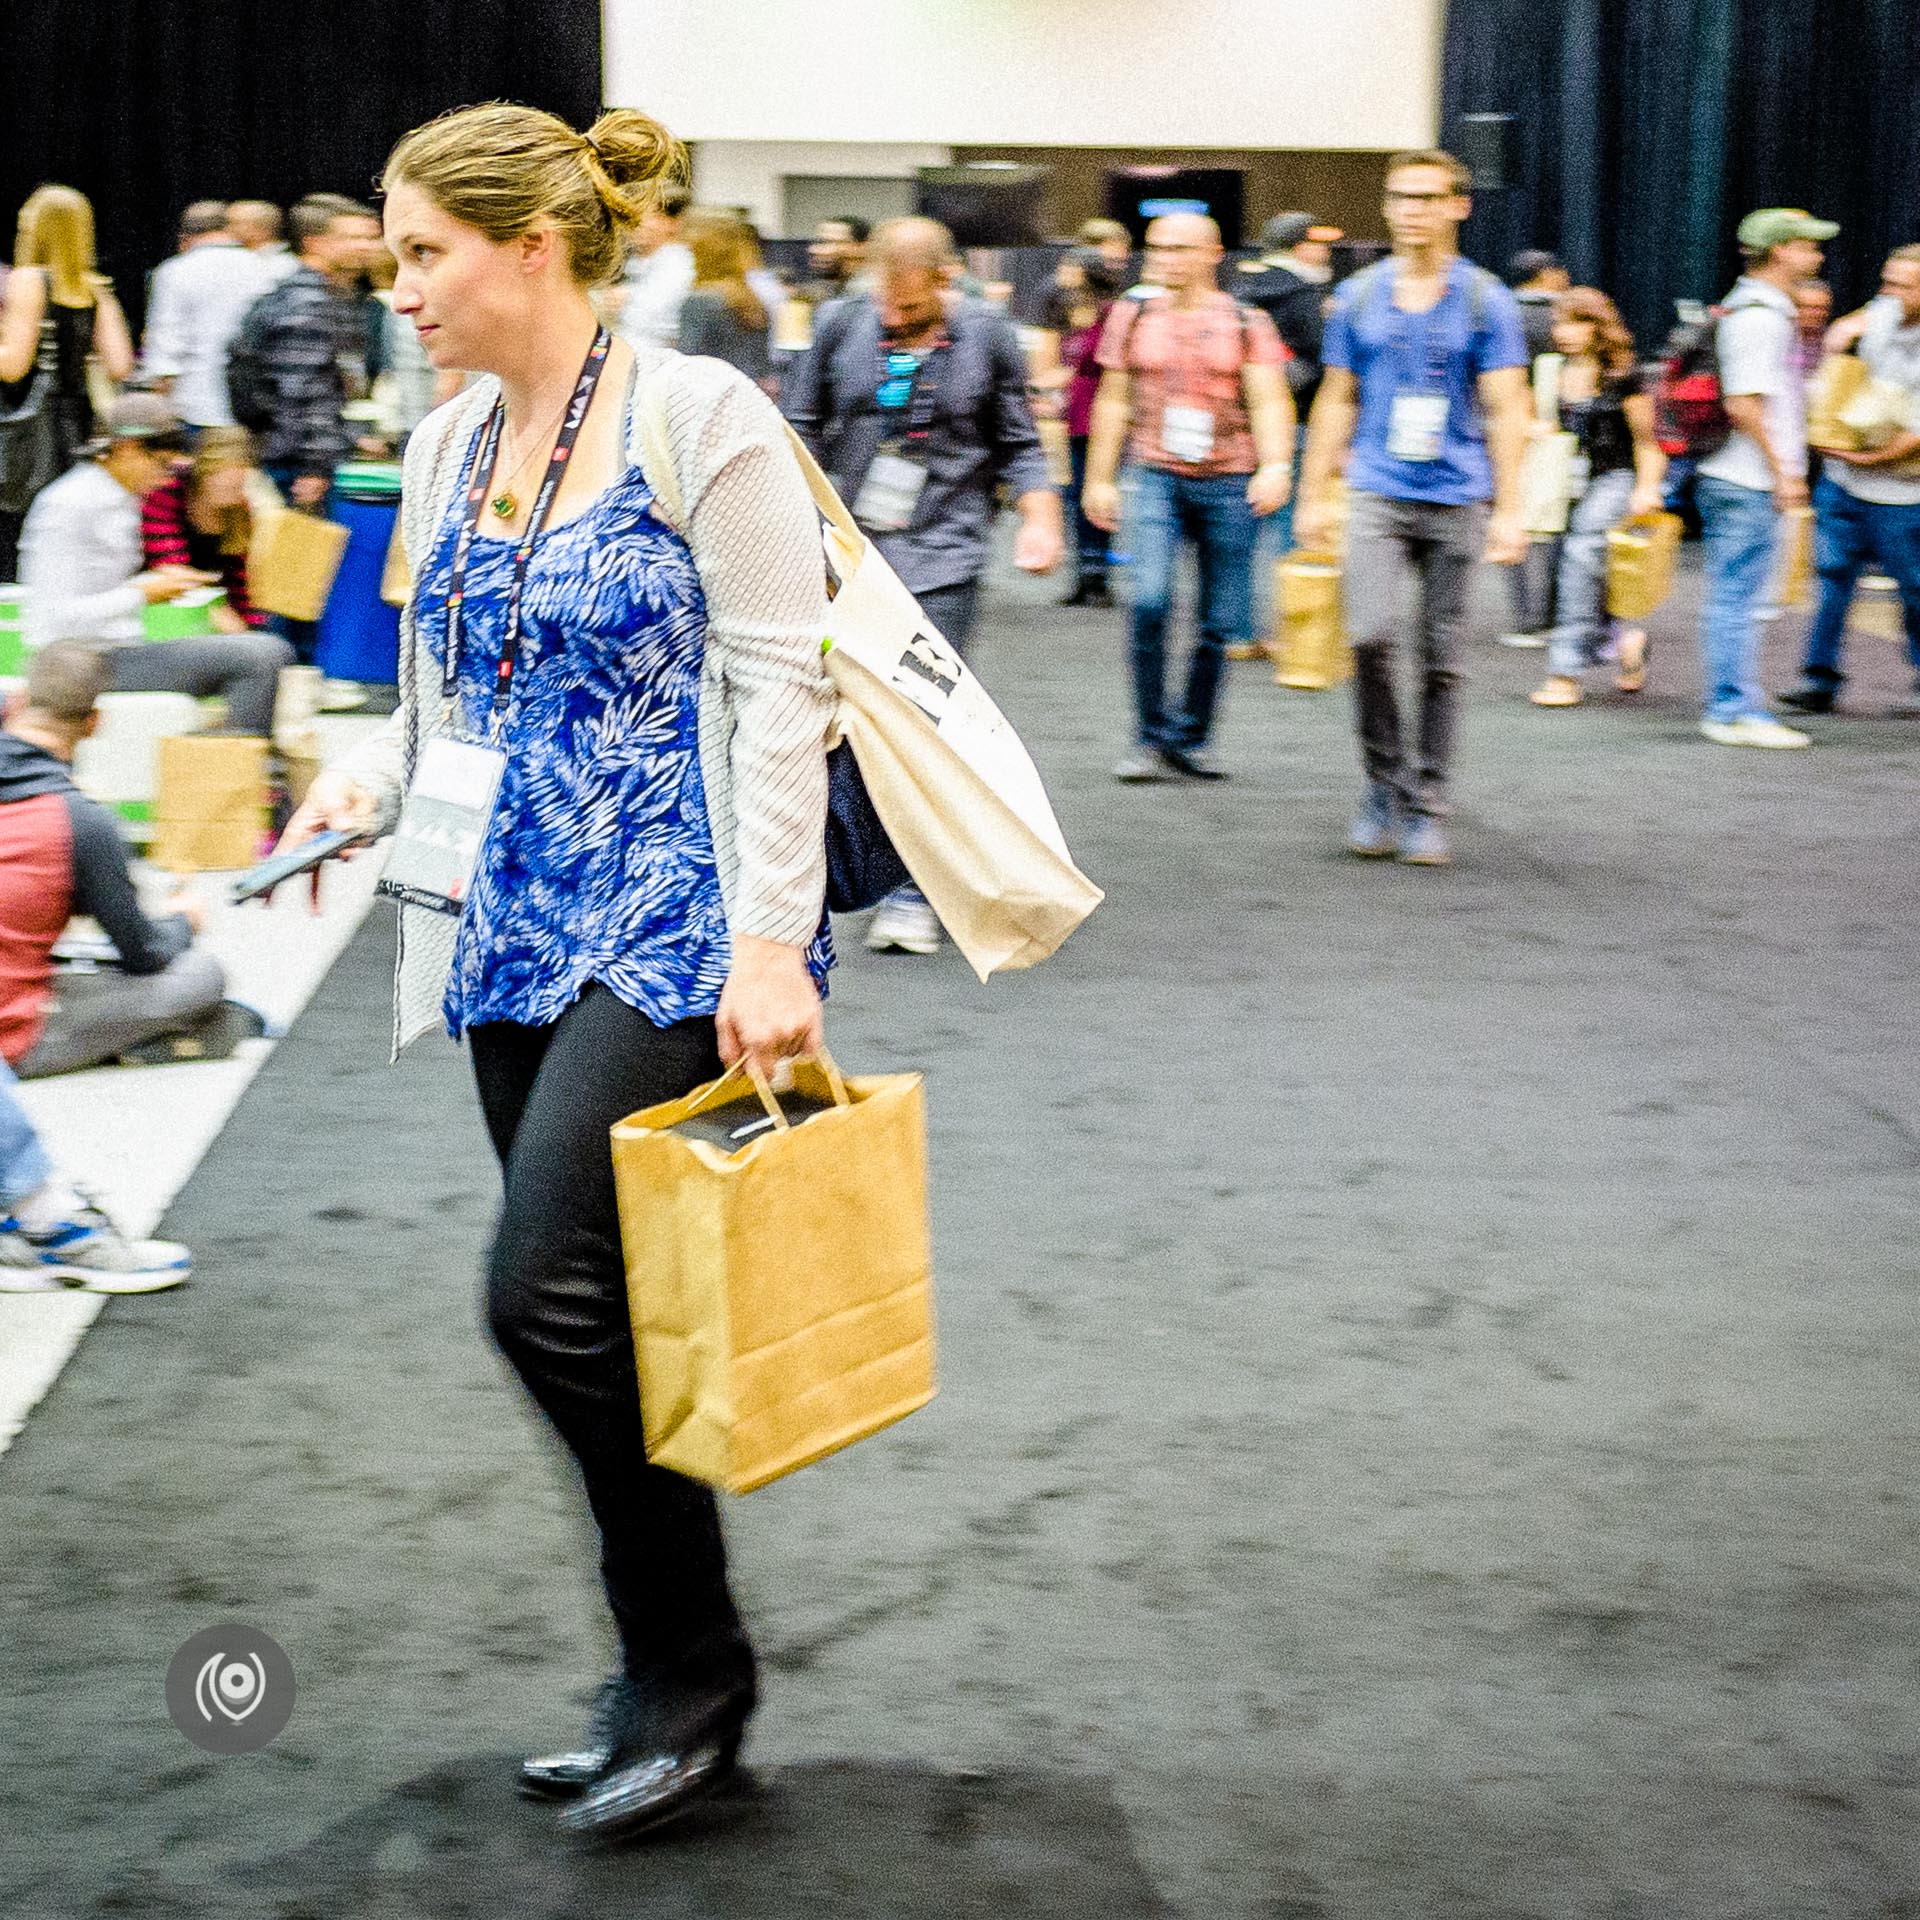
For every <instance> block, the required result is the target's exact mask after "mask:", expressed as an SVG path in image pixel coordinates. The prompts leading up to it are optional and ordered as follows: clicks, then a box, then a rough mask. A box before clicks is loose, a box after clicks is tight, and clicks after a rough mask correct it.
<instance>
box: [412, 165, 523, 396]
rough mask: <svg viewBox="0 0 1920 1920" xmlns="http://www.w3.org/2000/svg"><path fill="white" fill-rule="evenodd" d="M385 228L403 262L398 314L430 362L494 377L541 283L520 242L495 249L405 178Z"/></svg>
mask: <svg viewBox="0 0 1920 1920" xmlns="http://www.w3.org/2000/svg"><path fill="white" fill-rule="evenodd" d="M385 225H386V236H387V245H388V247H389V248H390V249H391V250H392V253H393V257H394V260H395V261H396V262H397V267H396V271H395V274H394V281H393V310H394V312H395V313H398V314H404V315H405V316H406V317H407V318H408V319H409V320H411V321H412V322H413V324H414V328H415V330H416V331H417V332H418V333H419V335H420V344H421V346H423V347H424V348H425V349H426V354H427V358H428V359H429V360H431V361H432V362H433V364H434V365H435V366H436V367H457V368H459V369H461V370H463V371H465V372H470V373H490V372H492V371H493V370H494V369H495V367H496V366H497V365H498V364H499V361H500V358H501V349H502V348H503V347H505V346H507V345H508V344H509V343H511V342H513V341H514V340H516V339H517V338H519V337H520V335H521V334H522V333H523V332H524V329H525V324H526V314H527V308H528V304H529V301H530V300H531V299H532V298H534V297H536V291H537V286H538V284H539V282H538V279H537V278H536V276H535V275H534V274H532V273H530V272H529V271H528V268H527V263H526V258H525V254H524V252H523V249H522V244H521V242H519V241H507V242H505V243H504V244H496V243H495V242H494V241H492V240H489V239H488V238H487V236H486V235H485V234H484V233H482V232H481V231H480V230H479V228H478V227H470V226H468V225H467V224H466V223H465V222H464V221H461V220H456V219H454V217H453V216H452V215H451V214H450V213H447V212H446V211H444V210H443V209H442V208H441V207H439V206H437V205H435V203H434V202H433V201H432V200H430V199H429V198H428V197H427V195H426V194H424V193H422V192H421V191H420V189H419V188H418V187H415V186H412V185H410V184H409V183H408V182H406V181H401V182H400V183H399V184H398V185H397V186H395V187H394V189H393V190H392V192H391V193H389V194H388V195H387V207H386V216H385Z"/></svg>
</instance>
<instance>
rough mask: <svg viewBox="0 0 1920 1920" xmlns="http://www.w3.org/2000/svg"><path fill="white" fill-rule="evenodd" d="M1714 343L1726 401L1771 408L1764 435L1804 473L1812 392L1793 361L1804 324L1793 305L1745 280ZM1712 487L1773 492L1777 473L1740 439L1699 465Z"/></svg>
mask: <svg viewBox="0 0 1920 1920" xmlns="http://www.w3.org/2000/svg"><path fill="white" fill-rule="evenodd" d="M1726 309H1727V310H1726V313H1725V315H1724V317H1723V318H1722V319H1721V321H1720V333H1719V338H1718V341H1717V343H1716V344H1717V346H1718V349H1719V357H1720V391H1721V392H1722V393H1723V394H1725V395H1727V396H1728V397H1729V398H1738V397H1739V396H1741V395H1751V394H1758V395H1759V396H1760V397H1761V398H1763V399H1764V400H1765V401H1766V403H1767V408H1766V412H1767V435H1768V438H1769V439H1771V440H1772V442H1773V450H1774V452H1775V453H1777V454H1778V455H1779V456H1780V464H1781V465H1782V466H1783V467H1784V468H1785V469H1786V470H1787V472H1788V473H1792V474H1800V475H1803V476H1804V474H1805V473H1806V471H1807V392H1806V382H1805V381H1804V380H1803V379H1802V378H1801V375H1800V366H1799V362H1798V360H1797V359H1796V357H1795V355H1794V345H1795V342H1796V339H1797V337H1798V330H1799V317H1798V316H1797V315H1796V314H1795V312H1794V307H1793V302H1792V301H1791V300H1790V299H1789V298H1788V297H1787V296H1786V295H1785V294H1784V293H1782V292H1781V291H1780V289H1779V288H1778V287H1775V286H1770V285H1769V284H1768V283H1767V282H1766V281H1764V280H1751V279H1747V278H1744V277H1743V278H1741V279H1740V280H1738V281H1736V282H1735V283H1734V289H1733V291H1732V292H1731V293H1730V294H1728V295H1727V300H1726ZM1700 471H1701V472H1702V473H1703V474H1706V475H1707V476H1708V477H1709V478H1710V479H1714V480H1725V481H1727V482H1728V483H1729V484H1730V485H1732V486H1736V487H1751V488H1753V489H1754V490H1755V491H1756V492H1758V493H1771V492H1772V491H1773V469H1772V468H1771V467H1770V466H1768V464H1767V456H1766V454H1765V453H1764V452H1762V451H1761V447H1760V443H1759V441H1757V440H1756V439H1754V437H1753V436H1752V435H1751V434H1748V433H1740V432H1735V433H1733V434H1732V435H1731V436H1729V438H1728V440H1727V444H1726V445H1725V446H1724V447H1722V448H1721V449H1720V451H1719V452H1718V453H1716V454H1714V455H1712V456H1711V457H1710V458H1708V459H1705V460H1702V461H1701V462H1700Z"/></svg>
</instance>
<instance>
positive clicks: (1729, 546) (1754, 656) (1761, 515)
mask: <svg viewBox="0 0 1920 1920" xmlns="http://www.w3.org/2000/svg"><path fill="white" fill-rule="evenodd" d="M1694 498H1695V499H1696V500H1697V501H1698V503H1699V506H1700V525H1701V529H1702V532H1703V534H1704V537H1705V542H1706V587H1707V591H1706V601H1705V603H1704V605H1703V606H1702V607H1701V610H1700V654H1701V667H1702V674H1703V678H1704V680H1705V693H1706V712H1707V718H1708V719H1709V720H1740V719H1744V718H1745V717H1747V716H1748V715H1755V716H1758V717H1761V718H1764V717H1766V715H1767V697H1766V695H1765V694H1764V693H1762V692H1761V691H1760V681H1759V666H1760V629H1759V627H1758V626H1757V625H1756V624H1755V621H1754V617H1753V616H1754V610H1755V609H1756V608H1757V607H1758V606H1759V604H1760V601H1761V597H1762V595H1764V594H1765V592H1766V590H1767V583H1768V581H1769V580H1770V579H1771V578H1772V576H1773V567H1774V559H1775V555H1776V552H1777V549H1778V546H1779V539H1780V515H1779V512H1778V510H1777V509H1776V508H1775V506H1774V504H1773V495H1772V494H1770V493H1763V492H1761V491H1760V489H1759V488H1757V487H1736V486H1735V485H1733V483H1732V482H1731V481H1727V480H1717V479H1715V478H1714V477H1713V476H1712V475H1711V474H1705V473H1703V474H1701V475H1700V476H1699V478H1698V479H1697V480H1696V481H1695V482H1694Z"/></svg>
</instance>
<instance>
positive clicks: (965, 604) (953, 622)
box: [913, 576, 980, 660]
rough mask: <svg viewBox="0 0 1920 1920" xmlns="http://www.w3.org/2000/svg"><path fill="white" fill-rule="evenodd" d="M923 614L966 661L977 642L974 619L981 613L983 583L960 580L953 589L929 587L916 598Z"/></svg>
mask: <svg viewBox="0 0 1920 1920" xmlns="http://www.w3.org/2000/svg"><path fill="white" fill-rule="evenodd" d="M913 597H914V598H915V599H916V600H917V601H919V603H920V611H921V612H922V613H924V614H925V615H926V616H927V618H928V619H929V620H931V621H932V622H933V624H934V625H935V626H936V627H938V628H939V629H940V637H941V638H942V639H943V640H945V641H946V643H947V645H948V646H950V647H951V648H952V649H953V650H954V652H955V653H957V654H958V655H959V656H960V658H961V659H962V660H964V659H965V658H966V657H967V648H968V647H969V646H970V645H971V644H972V641H973V622H974V616H975V615H976V614H977V613H978V612H979V610H980V581H979V578H978V576H976V577H975V578H973V579H971V580H956V581H955V582H954V583H953V585H952V586H950V587H928V588H927V589H926V591H925V592H923V593H916V594H915V595H914V596H913Z"/></svg>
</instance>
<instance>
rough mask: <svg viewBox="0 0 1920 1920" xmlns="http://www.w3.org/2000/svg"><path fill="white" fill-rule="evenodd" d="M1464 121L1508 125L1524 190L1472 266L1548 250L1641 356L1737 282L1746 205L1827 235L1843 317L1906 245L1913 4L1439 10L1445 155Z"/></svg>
mask: <svg viewBox="0 0 1920 1920" xmlns="http://www.w3.org/2000/svg"><path fill="white" fill-rule="evenodd" d="M1469 113H1508V114H1511V115H1513V117H1514V121H1515V129H1516V142H1515V144H1516V148H1517V153H1518V164H1517V171H1518V178H1517V180H1516V182H1515V184H1514V185H1512V186H1511V187H1509V188H1508V189H1506V190H1505V191H1503V192H1496V193H1483V194H1481V195H1480V196H1479V197H1478V200H1477V202H1476V206H1475V212H1474V217H1473V219H1472V220H1471V221H1470V222H1469V223H1468V227H1467V230H1466V233H1465V235H1464V236H1463V242H1464V244H1465V246H1466V249H1467V251H1468V252H1469V253H1471V254H1472V255H1473V256H1474V258H1476V259H1478V260H1481V261H1483V262H1485V263H1486V264H1487V265H1489V266H1494V267H1504V266H1505V264H1506V261H1507V259H1508V257H1509V256H1510V255H1511V254H1513V253H1514V252H1515V251H1517V250H1518V249H1519V248H1521V247H1530V246H1544V247H1551V248H1553V250H1554V251H1555V252H1557V253H1560V254H1561V255H1563V256H1564V257H1565V259H1566V261H1567V264H1568V266H1569V267H1570V268H1571V269H1572V271H1573V274H1574V278H1575V279H1576V280H1580V281H1584V282H1587V283H1589V284H1592V285H1595V286H1599V287H1604V288H1605V289H1606V290H1607V291H1608V292H1609V293H1611V294H1613V296H1614V297H1615V298H1616V299H1617V300H1618V301H1619V303H1620V306H1621V309H1622V311H1623V312H1624V313H1625V314H1626V317H1627V320H1628V323H1629V324H1630V325H1631V326H1632V327H1633V328H1634V331H1635V332H1636V334H1637V335H1638V336H1639V337H1640V339H1641V341H1642V342H1643V344H1644V345H1645V346H1646V347H1647V348H1648V349H1651V348H1652V347H1653V346H1655V345H1657V343H1658V342H1659V340H1660V339H1661V338H1662V337H1663V335H1664V334H1665V332H1666V329H1667V328H1668V326H1670V325H1671V323H1672V319H1673V302H1674V301H1675V300H1676V299H1697V300H1709V299H1713V298H1715V297H1717V296H1718V295H1719V294H1720V293H1722V292H1724V291H1725V289H1726V288H1727V287H1728V286H1729V285H1730V284H1731V283H1732V280H1733V277H1734V275H1735V274H1736V273H1737V272H1738V270H1739V258H1738V249H1737V247H1736V245H1735V243H1734V237H1733V230H1734V228H1735V227H1736V226H1737V225H1738V223H1739V220H1740V217H1741V215H1742V214H1744V213H1747V212H1749V211H1750V210H1751V209H1753V208H1755V207H1764V206H1797V207H1808V208H1811V209H1812V210H1813V211H1814V212H1816V213H1818V214H1821V215H1822V216H1824V217H1825V218H1827V219H1830V220H1837V221H1839V222H1840V224H1841V229H1842V231H1841V234H1840V237H1839V238H1838V239H1837V240H1836V241H1835V242H1834V243H1833V245H1832V246H1831V247H1830V248H1829V249H1828V272H1829V276H1830V277H1831V278H1832V280H1833V282H1834V285H1835V289H1836V292H1837V293H1838V295H1839V297H1840V300H1841V303H1842V306H1843V308H1844V307H1845V306H1848V305H1853V304H1857V303H1858V301H1859V300H1861V299H1863V298H1865V297H1866V296H1867V295H1868V294H1870V293H1871V292H1872V291H1873V287H1874V285H1875V278H1876V275H1877V274H1878V271H1879V267H1880V262H1881V261H1882V260H1883V259H1884V258H1885V257H1886V255H1887V254H1888V253H1889V252H1890V251H1891V250H1892V249H1893V248H1894V247H1896V246H1901V245H1904V244H1905V243H1907V242H1909V241H1912V240H1916V239H1920V133H1916V127H1920V4H1916V0H1452V5H1451V6H1450V7H1449V9H1448V17H1447V36H1446V68H1445V79H1444V85H1443V105H1442V123H1443V132H1442V138H1443V139H1454V140H1457V138H1458V134H1459V127H1460V120H1461V117H1462V115H1464V114H1469Z"/></svg>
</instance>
